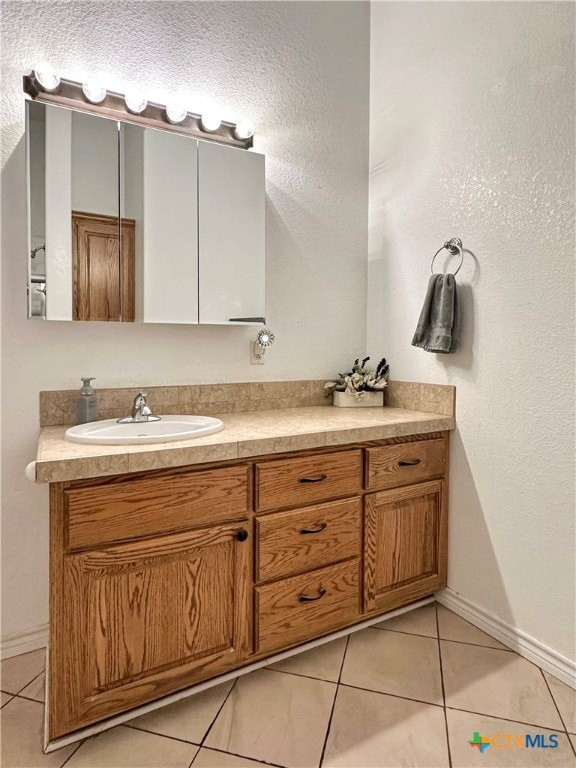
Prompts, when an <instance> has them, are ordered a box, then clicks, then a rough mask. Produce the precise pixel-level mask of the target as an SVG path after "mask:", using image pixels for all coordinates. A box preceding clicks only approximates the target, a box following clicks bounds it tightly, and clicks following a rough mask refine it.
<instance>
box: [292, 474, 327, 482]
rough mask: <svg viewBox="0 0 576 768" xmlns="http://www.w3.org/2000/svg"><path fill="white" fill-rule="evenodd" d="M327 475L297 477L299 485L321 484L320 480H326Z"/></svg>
mask: <svg viewBox="0 0 576 768" xmlns="http://www.w3.org/2000/svg"><path fill="white" fill-rule="evenodd" d="M327 477H328V475H318V477H299V478H298V482H299V483H321V482H322V480H326V478H327Z"/></svg>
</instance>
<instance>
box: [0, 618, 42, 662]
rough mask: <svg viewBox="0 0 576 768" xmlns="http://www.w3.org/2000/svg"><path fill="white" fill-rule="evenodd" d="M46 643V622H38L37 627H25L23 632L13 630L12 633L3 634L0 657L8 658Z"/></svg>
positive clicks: (0, 642)
mask: <svg viewBox="0 0 576 768" xmlns="http://www.w3.org/2000/svg"><path fill="white" fill-rule="evenodd" d="M47 645H48V624H40V626H38V627H32V628H31V629H25V630H24V632H15V633H14V634H12V635H4V636H3V637H2V639H1V640H0V659H10V658H11V657H12V656H19V655H20V654H21V653H28V652H29V651H37V650H38V649H39V648H45V647H46V646H47Z"/></svg>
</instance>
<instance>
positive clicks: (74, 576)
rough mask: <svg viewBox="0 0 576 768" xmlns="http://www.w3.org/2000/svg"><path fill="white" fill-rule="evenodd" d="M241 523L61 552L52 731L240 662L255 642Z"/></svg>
mask: <svg viewBox="0 0 576 768" xmlns="http://www.w3.org/2000/svg"><path fill="white" fill-rule="evenodd" d="M241 528H242V526H241V524H240V525H238V524H236V525H221V526H215V527H212V528H210V529H205V530H202V531H197V532H194V533H186V534H181V535H173V536H165V537H162V538H157V539H150V540H148V541H145V542H139V543H132V544H126V545H123V546H115V547H110V548H108V549H103V550H98V551H90V552H84V553H81V554H77V555H66V556H64V557H63V560H62V562H61V568H60V585H59V589H58V588H56V590H55V591H53V593H52V594H53V596H54V597H55V600H56V604H55V605H52V634H51V647H50V664H49V670H50V672H49V674H50V678H49V690H50V705H49V706H50V710H49V711H50V726H49V731H50V738H51V739H53V738H55V737H57V736H61V735H63V734H65V733H67V732H69V731H72V730H75V729H77V728H80V727H82V726H84V725H88V724H89V723H92V722H95V721H97V720H101V719H103V718H105V717H109V716H110V715H113V714H115V713H117V712H121V711H124V710H126V709H129V708H131V707H134V706H137V705H139V704H143V703H145V702H146V701H150V700H152V699H156V698H159V697H160V696H163V695H165V694H167V693H170V692H172V691H175V690H178V689H180V688H185V687H187V686H189V685H191V684H193V683H195V682H198V681H199V680H202V679H205V678H208V677H212V676H214V675H216V674H219V673H221V672H223V671H224V670H225V669H227V668H229V667H231V666H234V665H237V664H238V662H239V661H240V660H242V659H243V658H244V657H245V656H247V655H248V653H249V652H250V649H251V642H250V640H251V638H250V615H251V606H250V576H251V554H250V553H251V543H250V538H247V540H244V541H238V539H237V538H236V534H237V533H238V531H239V530H241Z"/></svg>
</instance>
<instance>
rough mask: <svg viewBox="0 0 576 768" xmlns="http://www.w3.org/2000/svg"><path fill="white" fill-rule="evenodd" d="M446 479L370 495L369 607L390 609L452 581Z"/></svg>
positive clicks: (366, 601) (366, 559) (367, 533)
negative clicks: (448, 558)
mask: <svg viewBox="0 0 576 768" xmlns="http://www.w3.org/2000/svg"><path fill="white" fill-rule="evenodd" d="M445 505H446V499H445V488H444V481H442V480H438V481H434V482H430V483H421V484H419V485H412V486H409V487H407V488H399V489H396V490H392V491H383V492H381V493H373V494H370V495H368V496H366V510H365V515H366V517H365V528H364V535H365V554H364V567H365V574H364V610H365V611H384V610H390V609H391V608H394V607H396V606H398V605H401V604H403V603H407V602H410V601H411V600H416V599H417V598H419V597H423V596H424V595H427V594H430V593H431V592H434V591H435V590H437V589H440V588H441V587H443V586H445V584H446V511H445Z"/></svg>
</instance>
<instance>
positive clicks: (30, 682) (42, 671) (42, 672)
mask: <svg viewBox="0 0 576 768" xmlns="http://www.w3.org/2000/svg"><path fill="white" fill-rule="evenodd" d="M22 655H24V654H22ZM13 658H16V657H15V656H14V657H13ZM45 671H46V668H44V669H43V670H41V671H40V672H38V674H37V675H34V677H33V678H32V679H31V680H28V682H27V683H24V685H23V686H22V687H21V688H19V689H18V690H17V691H16V693H13V692H12V691H5V690H4V688H2V689H0V690H1V691H2V693H9V694H10V696H18V695H19V694H20V693H22V691H23V690H24V688H28V686H29V685H32V683H33V682H34V681H35V680H38V678H39V677H40V675H43V674H44V672H45ZM24 698H26V697H24ZM32 701H34V699H32Z"/></svg>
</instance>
